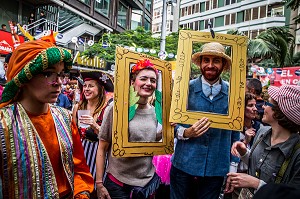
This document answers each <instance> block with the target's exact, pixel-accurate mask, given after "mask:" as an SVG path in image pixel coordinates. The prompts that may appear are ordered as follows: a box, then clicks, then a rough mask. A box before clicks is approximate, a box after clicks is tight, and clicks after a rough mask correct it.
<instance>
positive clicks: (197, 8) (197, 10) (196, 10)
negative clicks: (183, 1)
mask: <svg viewBox="0 0 300 199" xmlns="http://www.w3.org/2000/svg"><path fill="white" fill-rule="evenodd" d="M199 7H200V5H199V3H197V4H196V8H195V12H196V13H199Z"/></svg>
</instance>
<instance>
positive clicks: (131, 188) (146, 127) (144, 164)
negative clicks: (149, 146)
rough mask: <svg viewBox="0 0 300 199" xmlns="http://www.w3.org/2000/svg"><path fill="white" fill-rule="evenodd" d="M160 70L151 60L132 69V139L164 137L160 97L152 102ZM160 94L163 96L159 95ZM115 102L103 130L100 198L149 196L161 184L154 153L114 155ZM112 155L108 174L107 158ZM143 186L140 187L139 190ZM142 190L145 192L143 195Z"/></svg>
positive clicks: (100, 137) (98, 171) (101, 138)
mask: <svg viewBox="0 0 300 199" xmlns="http://www.w3.org/2000/svg"><path fill="white" fill-rule="evenodd" d="M158 76H159V74H158V71H157V69H156V68H155V67H154V65H153V64H152V63H151V62H150V60H147V59H146V60H143V59H142V60H139V61H138V62H137V63H136V64H135V65H134V66H133V67H132V69H131V86H130V87H131V88H130V102H129V104H130V105H129V127H128V128H129V129H128V132H129V137H128V141H129V142H141V141H142V142H155V141H159V140H160V139H161V136H159V134H160V133H159V132H158V131H159V130H158V126H159V125H158V124H159V122H160V121H161V120H160V119H161V111H158V110H157V111H155V109H156V108H159V100H156V101H158V102H154V103H155V108H154V107H153V106H152V105H151V104H150V103H149V99H150V97H151V96H152V95H153V93H154V92H156V93H157V92H158V91H156V88H157V79H158ZM158 98H159V96H158ZM112 124H113V103H111V104H110V105H109V106H108V107H107V108H106V110H105V113H104V118H103V122H102V125H101V128H100V133H99V139H100V141H99V147H98V152H97V162H96V165H97V173H96V179H97V180H96V186H97V193H98V197H100V198H107V199H110V198H149V197H151V195H153V194H154V192H155V191H156V189H157V188H158V187H159V184H160V179H159V177H158V175H157V174H156V173H155V167H154V165H153V164H152V159H153V157H152V156H147V157H125V158H123V157H118V158H116V157H113V156H112V154H111V150H112V144H111V142H112ZM106 154H107V157H108V166H107V169H106V173H107V175H106V178H105V181H104V182H103V179H102V178H103V176H104V172H105V168H104V166H105V158H106ZM139 190H140V191H139ZM140 194H141V195H140Z"/></svg>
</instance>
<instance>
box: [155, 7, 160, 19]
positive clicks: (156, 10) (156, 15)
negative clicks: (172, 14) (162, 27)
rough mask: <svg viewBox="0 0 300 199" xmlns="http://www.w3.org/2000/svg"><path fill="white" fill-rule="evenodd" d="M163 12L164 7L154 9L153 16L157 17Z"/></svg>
mask: <svg viewBox="0 0 300 199" xmlns="http://www.w3.org/2000/svg"><path fill="white" fill-rule="evenodd" d="M161 13H162V8H157V9H155V10H154V14H153V18H154V19H157V18H160V17H161Z"/></svg>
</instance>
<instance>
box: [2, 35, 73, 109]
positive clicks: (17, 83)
mask: <svg viewBox="0 0 300 199" xmlns="http://www.w3.org/2000/svg"><path fill="white" fill-rule="evenodd" d="M47 40H48V41H49V38H48V37H47ZM72 60H73V59H72V55H71V53H69V52H68V51H67V50H65V49H63V48H61V47H58V46H56V45H55V44H53V43H52V42H47V41H43V40H36V41H29V42H25V43H23V44H21V45H20V46H18V47H17V48H16V49H15V50H14V52H13V54H12V56H11V58H10V61H9V64H8V69H7V84H6V85H5V89H4V91H3V93H2V100H1V104H0V107H4V106H6V105H7V104H9V103H10V102H11V101H12V100H13V98H14V97H15V96H17V94H18V91H19V89H20V87H22V85H23V84H24V83H27V82H29V81H30V80H31V79H32V77H34V76H35V75H37V74H39V73H41V72H42V71H44V70H45V69H47V68H48V67H49V66H52V65H54V64H56V63H59V62H61V61H63V62H64V64H65V70H66V71H68V70H69V69H70V68H71V66H72Z"/></svg>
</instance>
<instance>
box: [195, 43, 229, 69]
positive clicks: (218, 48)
mask: <svg viewBox="0 0 300 199" xmlns="http://www.w3.org/2000/svg"><path fill="white" fill-rule="evenodd" d="M203 55H214V56H218V57H222V58H224V59H226V60H227V64H226V65H225V66H224V70H229V69H230V66H231V58H230V57H229V56H228V55H226V54H225V48H224V46H223V45H222V44H220V43H218V42H210V43H206V44H204V45H203V46H202V51H201V52H197V53H194V54H193V55H192V62H193V63H194V64H196V65H198V66H200V64H201V63H200V57H201V56H203Z"/></svg>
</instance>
